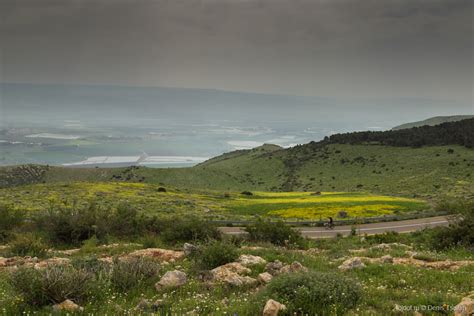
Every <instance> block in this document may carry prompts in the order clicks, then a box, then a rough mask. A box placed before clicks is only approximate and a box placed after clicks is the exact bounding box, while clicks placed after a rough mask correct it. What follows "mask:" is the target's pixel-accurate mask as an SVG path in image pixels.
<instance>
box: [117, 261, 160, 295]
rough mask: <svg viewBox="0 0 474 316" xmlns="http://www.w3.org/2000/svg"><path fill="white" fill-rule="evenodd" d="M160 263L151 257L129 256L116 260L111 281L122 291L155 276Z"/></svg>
mask: <svg viewBox="0 0 474 316" xmlns="http://www.w3.org/2000/svg"><path fill="white" fill-rule="evenodd" d="M159 270H160V265H159V264H158V263H157V262H156V261H154V260H153V259H150V258H140V257H137V258H127V259H122V260H118V259H117V260H115V261H114V265H113V269H112V273H111V275H110V282H111V284H112V286H113V287H114V288H115V289H116V290H117V291H120V292H125V291H127V290H130V289H131V288H134V287H136V286H138V285H140V284H142V283H144V282H145V281H147V280H149V279H150V278H153V277H155V276H156V275H157V274H158V271H159Z"/></svg>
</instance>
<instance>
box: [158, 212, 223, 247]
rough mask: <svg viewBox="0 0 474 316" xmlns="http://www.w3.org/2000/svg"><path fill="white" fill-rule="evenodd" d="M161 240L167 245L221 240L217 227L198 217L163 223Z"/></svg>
mask: <svg viewBox="0 0 474 316" xmlns="http://www.w3.org/2000/svg"><path fill="white" fill-rule="evenodd" d="M161 225H162V227H163V229H162V231H161V238H162V239H163V241H165V242H167V243H179V242H192V241H207V240H209V239H220V238H221V233H220V232H219V230H218V229H217V227H216V226H215V225H213V224H211V223H208V222H205V221H203V220H201V219H199V218H196V217H189V218H186V219H183V218H172V219H169V220H164V221H162V222H161Z"/></svg>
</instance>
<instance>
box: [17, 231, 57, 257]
mask: <svg viewBox="0 0 474 316" xmlns="http://www.w3.org/2000/svg"><path fill="white" fill-rule="evenodd" d="M9 245H10V248H9V251H10V254H11V255H14V256H21V257H24V256H30V257H38V258H44V257H46V255H47V254H48V245H46V244H45V243H44V242H43V239H41V237H39V236H37V235H35V234H33V233H22V234H19V233H18V234H16V235H15V237H14V238H13V240H12V241H10V243H9Z"/></svg>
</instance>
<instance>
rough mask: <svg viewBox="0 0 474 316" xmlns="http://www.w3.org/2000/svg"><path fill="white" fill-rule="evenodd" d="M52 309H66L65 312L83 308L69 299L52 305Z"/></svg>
mask: <svg viewBox="0 0 474 316" xmlns="http://www.w3.org/2000/svg"><path fill="white" fill-rule="evenodd" d="M53 310H54V311H57V312H59V311H66V312H78V311H83V310H84V308H83V307H81V306H79V305H77V304H76V303H74V302H73V301H71V300H65V301H64V302H62V303H60V304H56V305H53Z"/></svg>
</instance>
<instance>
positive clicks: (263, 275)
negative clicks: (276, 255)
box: [257, 272, 273, 284]
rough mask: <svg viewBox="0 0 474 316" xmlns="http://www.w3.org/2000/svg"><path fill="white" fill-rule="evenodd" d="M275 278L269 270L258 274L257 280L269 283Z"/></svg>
mask: <svg viewBox="0 0 474 316" xmlns="http://www.w3.org/2000/svg"><path fill="white" fill-rule="evenodd" d="M272 279H273V275H271V274H270V273H268V272H263V273H260V274H259V275H258V278H257V280H258V281H259V282H260V283H262V284H267V283H269V282H270V281H271V280H272Z"/></svg>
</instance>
